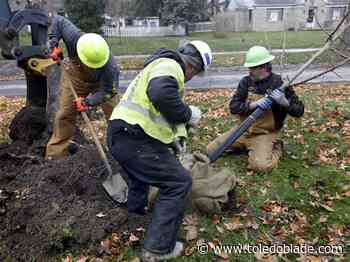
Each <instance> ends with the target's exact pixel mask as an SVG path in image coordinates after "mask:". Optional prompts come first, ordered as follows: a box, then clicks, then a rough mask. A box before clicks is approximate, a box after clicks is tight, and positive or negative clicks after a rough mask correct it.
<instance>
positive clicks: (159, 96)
mask: <svg viewBox="0 0 350 262" xmlns="http://www.w3.org/2000/svg"><path fill="white" fill-rule="evenodd" d="M159 58H170V59H173V60H175V61H176V62H178V63H179V64H180V66H181V68H182V70H183V71H184V74H185V64H184V62H183V61H182V59H181V57H180V56H179V54H178V53H177V52H175V51H172V50H169V49H165V48H161V49H159V50H157V51H156V52H155V53H154V54H153V55H151V56H150V57H148V58H147V59H146V60H145V64H144V67H146V66H147V65H149V64H150V63H152V62H153V61H154V60H156V59H159ZM147 96H148V98H149V100H150V101H151V103H152V104H153V105H154V107H155V108H156V109H157V110H158V111H159V112H160V113H161V114H162V115H163V117H164V118H165V119H166V120H167V121H168V122H169V123H170V124H181V123H186V122H188V121H189V120H190V118H191V115H192V112H191V109H190V108H189V106H188V105H186V104H185V103H184V102H183V101H182V98H181V96H180V94H179V86H178V84H177V81H176V79H175V78H173V77H171V76H161V77H157V78H154V79H152V80H151V81H150V82H149V84H148V88H147ZM114 122H115V124H114V125H115V126H121V127H123V128H126V129H127V130H129V131H128V132H131V133H137V132H140V130H141V131H142V132H143V130H142V128H141V127H140V126H139V125H130V124H129V123H126V122H125V121H122V120H114Z"/></svg>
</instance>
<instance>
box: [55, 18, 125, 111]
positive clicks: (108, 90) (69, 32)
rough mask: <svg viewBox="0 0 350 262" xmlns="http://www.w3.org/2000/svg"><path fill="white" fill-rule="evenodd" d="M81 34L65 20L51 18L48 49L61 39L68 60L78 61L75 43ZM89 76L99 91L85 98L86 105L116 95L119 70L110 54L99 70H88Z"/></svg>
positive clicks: (99, 102)
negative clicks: (98, 87)
mask: <svg viewBox="0 0 350 262" xmlns="http://www.w3.org/2000/svg"><path fill="white" fill-rule="evenodd" d="M83 34H84V33H83V32H82V31H81V30H80V29H79V28H78V27H76V26H75V25H74V24H73V23H72V22H71V21H69V20H68V19H67V18H65V17H63V16H59V15H56V16H55V17H54V18H53V21H52V26H51V32H50V33H49V45H50V48H54V47H58V44H59V41H60V40H61V39H62V40H63V42H64V44H65V45H66V48H67V51H68V56H69V58H70V59H72V60H77V61H79V59H78V54H77V42H78V40H79V38H80V37H81V36H82V35H83ZM89 75H91V76H93V79H94V81H95V82H99V84H100V86H101V89H100V90H98V91H97V92H96V93H95V94H94V95H90V96H89V97H88V98H87V101H86V102H87V103H88V105H90V106H95V105H98V104H101V103H103V102H106V101H107V100H109V99H110V98H111V97H113V96H115V95H116V93H117V89H118V86H119V69H118V67H117V65H116V63H115V61H114V58H113V54H112V52H110V56H109V59H108V61H107V63H106V64H105V65H104V66H103V67H101V68H98V69H91V70H89Z"/></svg>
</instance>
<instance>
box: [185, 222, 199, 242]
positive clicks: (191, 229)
mask: <svg viewBox="0 0 350 262" xmlns="http://www.w3.org/2000/svg"><path fill="white" fill-rule="evenodd" d="M185 230H186V231H187V232H186V240H187V241H192V240H195V239H197V237H198V229H197V227H196V226H186V227H185Z"/></svg>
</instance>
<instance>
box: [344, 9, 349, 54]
mask: <svg viewBox="0 0 350 262" xmlns="http://www.w3.org/2000/svg"><path fill="white" fill-rule="evenodd" d="M349 10H350V2H349V4H348V9H347V11H346V13H347V12H348V11H349ZM346 22H347V23H350V17H349V16H348V17H347V21H346ZM344 41H345V43H346V45H347V48H350V28H348V29H347V30H345V32H344Z"/></svg>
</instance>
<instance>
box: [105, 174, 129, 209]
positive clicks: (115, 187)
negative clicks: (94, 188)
mask: <svg viewBox="0 0 350 262" xmlns="http://www.w3.org/2000/svg"><path fill="white" fill-rule="evenodd" d="M102 186H103V189H104V190H105V191H106V193H107V194H108V196H109V197H110V198H111V199H112V200H113V201H115V202H117V203H120V204H122V203H125V202H126V201H127V199H128V185H127V184H126V182H125V181H124V179H123V177H122V176H121V175H120V173H116V174H112V175H108V177H107V179H106V180H105V181H104V182H103V183H102Z"/></svg>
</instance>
